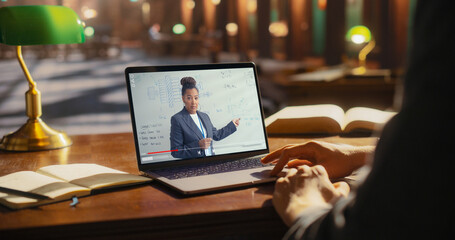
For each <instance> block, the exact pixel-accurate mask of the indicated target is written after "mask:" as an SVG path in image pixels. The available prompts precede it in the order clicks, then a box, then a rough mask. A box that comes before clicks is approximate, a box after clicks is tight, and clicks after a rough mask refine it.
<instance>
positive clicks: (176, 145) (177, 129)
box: [170, 116, 203, 158]
mask: <svg viewBox="0 0 455 240" xmlns="http://www.w3.org/2000/svg"><path fill="white" fill-rule="evenodd" d="M170 141H171V149H170V150H175V149H177V150H178V151H172V152H171V155H172V156H173V157H175V158H194V157H201V156H203V155H202V152H201V150H200V148H199V143H198V141H192V142H185V134H184V131H183V129H182V125H181V124H180V122H179V121H178V120H177V118H176V117H175V116H173V117H172V118H171V134H170Z"/></svg>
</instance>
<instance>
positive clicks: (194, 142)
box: [125, 63, 268, 165]
mask: <svg viewBox="0 0 455 240" xmlns="http://www.w3.org/2000/svg"><path fill="white" fill-rule="evenodd" d="M125 73H126V80H127V87H128V96H129V101H130V110H131V117H132V123H133V132H134V136H135V142H136V152H137V156H138V161H139V164H140V165H141V164H142V165H143V164H153V163H164V162H175V161H185V160H190V159H197V158H215V157H219V156H227V155H232V154H237V153H250V152H251V153H254V152H257V151H262V150H267V151H268V145H267V136H266V133H265V128H264V123H263V115H262V108H261V102H260V95H259V89H258V83H257V77H256V71H255V67H254V64H253V63H238V64H206V65H183V66H161V67H130V68H127V69H126V71H125Z"/></svg>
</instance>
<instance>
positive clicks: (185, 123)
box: [170, 108, 237, 158]
mask: <svg viewBox="0 0 455 240" xmlns="http://www.w3.org/2000/svg"><path fill="white" fill-rule="evenodd" d="M197 115H198V116H199V119H201V122H202V124H203V125H204V127H205V129H206V130H207V136H205V137H206V138H211V139H213V140H214V141H220V140H222V139H224V138H225V137H227V136H229V135H231V134H232V133H233V132H235V131H236V130H237V127H236V126H235V124H234V123H233V122H232V121H231V122H229V123H228V124H227V125H226V126H225V127H223V128H221V129H219V130H217V129H216V128H215V127H214V126H213V124H212V122H211V121H210V118H209V116H208V115H207V114H205V113H203V112H199V111H197ZM202 138H203V136H202V133H201V130H199V128H198V126H196V124H195V123H194V121H193V119H192V118H191V116H190V113H189V112H188V111H187V110H186V109H185V108H183V109H182V111H180V112H178V113H176V114H175V115H174V116H172V118H171V136H170V140H171V150H175V149H177V150H178V151H173V152H171V154H172V156H173V157H175V158H197V157H204V156H205V151H204V149H201V148H200V147H199V140H201V139H202ZM212 144H213V142H212ZM212 144H211V146H212ZM211 149H212V155H215V152H214V151H213V146H212V148H211Z"/></svg>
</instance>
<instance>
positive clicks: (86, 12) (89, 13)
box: [81, 6, 98, 19]
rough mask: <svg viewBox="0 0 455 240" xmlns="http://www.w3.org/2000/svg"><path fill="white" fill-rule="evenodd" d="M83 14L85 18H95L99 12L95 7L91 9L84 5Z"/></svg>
mask: <svg viewBox="0 0 455 240" xmlns="http://www.w3.org/2000/svg"><path fill="white" fill-rule="evenodd" d="M81 10H82V15H83V16H84V18H85V19H91V18H95V17H96V16H97V15H98V12H97V11H96V10H95V9H91V8H89V7H86V6H84V7H82V9H81Z"/></svg>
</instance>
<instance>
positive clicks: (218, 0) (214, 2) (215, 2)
mask: <svg viewBox="0 0 455 240" xmlns="http://www.w3.org/2000/svg"><path fill="white" fill-rule="evenodd" d="M212 3H213V5H218V4H220V3H221V0H212Z"/></svg>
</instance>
